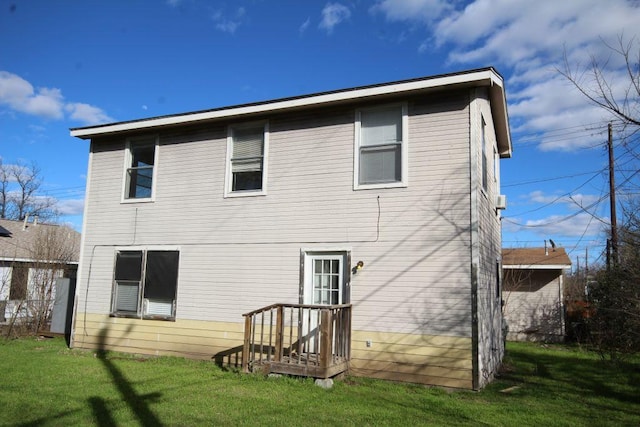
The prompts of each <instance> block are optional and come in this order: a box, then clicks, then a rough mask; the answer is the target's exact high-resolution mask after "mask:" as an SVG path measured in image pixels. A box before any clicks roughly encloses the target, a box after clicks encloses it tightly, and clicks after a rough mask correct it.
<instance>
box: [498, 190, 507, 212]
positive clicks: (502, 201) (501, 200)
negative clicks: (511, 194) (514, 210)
mask: <svg viewBox="0 0 640 427" xmlns="http://www.w3.org/2000/svg"><path fill="white" fill-rule="evenodd" d="M506 208H507V196H505V195H504V194H500V195H499V196H496V209H506Z"/></svg>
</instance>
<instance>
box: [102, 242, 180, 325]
mask: <svg viewBox="0 0 640 427" xmlns="http://www.w3.org/2000/svg"><path fill="white" fill-rule="evenodd" d="M179 258H180V254H179V251H174V250H135V251H134V250H131V251H130V250H123V251H118V252H117V253H116V261H115V268H114V286H113V308H112V312H113V314H114V315H124V316H133V317H143V318H157V319H173V318H175V310H176V293H177V288H178V262H179Z"/></svg>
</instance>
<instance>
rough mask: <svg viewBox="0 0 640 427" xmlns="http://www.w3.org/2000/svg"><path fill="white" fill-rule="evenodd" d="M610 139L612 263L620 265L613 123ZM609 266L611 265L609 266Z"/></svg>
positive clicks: (608, 143)
mask: <svg viewBox="0 0 640 427" xmlns="http://www.w3.org/2000/svg"><path fill="white" fill-rule="evenodd" d="M608 130H609V132H608V133H609V138H608V141H607V145H608V148H609V203H610V206H611V263H612V264H613V265H614V266H616V265H617V264H618V221H617V220H616V183H615V174H614V164H613V131H612V126H611V122H609V126H608ZM607 266H609V264H607Z"/></svg>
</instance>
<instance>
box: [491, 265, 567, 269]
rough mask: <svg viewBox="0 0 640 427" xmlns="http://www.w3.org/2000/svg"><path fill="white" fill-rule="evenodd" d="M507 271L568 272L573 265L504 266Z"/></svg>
mask: <svg viewBox="0 0 640 427" xmlns="http://www.w3.org/2000/svg"><path fill="white" fill-rule="evenodd" d="M502 268H503V269H506V270H566V269H569V268H571V264H510V265H506V264H503V265H502Z"/></svg>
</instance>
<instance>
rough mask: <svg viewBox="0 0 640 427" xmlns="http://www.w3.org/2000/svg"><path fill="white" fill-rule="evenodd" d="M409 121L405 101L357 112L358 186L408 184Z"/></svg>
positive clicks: (356, 153)
mask: <svg viewBox="0 0 640 427" xmlns="http://www.w3.org/2000/svg"><path fill="white" fill-rule="evenodd" d="M406 123H407V107H406V104H403V105H392V106H385V107H379V108H370V109H362V110H358V111H357V112H356V152H355V153H354V156H355V171H356V172H355V177H354V181H355V182H354V184H355V188H356V189H357V188H379V187H395V186H403V185H406V177H407V161H406V159H407V154H406V153H407V147H406V133H407V129H406V128H407V124H406Z"/></svg>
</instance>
